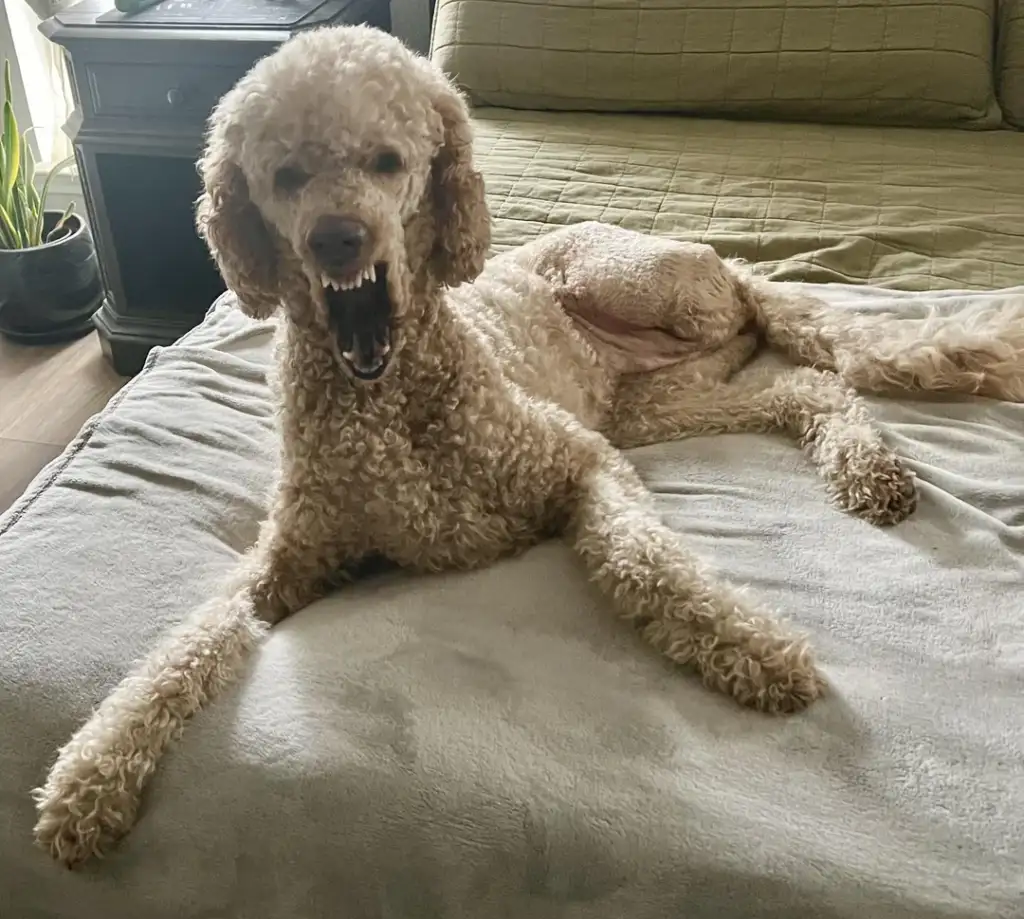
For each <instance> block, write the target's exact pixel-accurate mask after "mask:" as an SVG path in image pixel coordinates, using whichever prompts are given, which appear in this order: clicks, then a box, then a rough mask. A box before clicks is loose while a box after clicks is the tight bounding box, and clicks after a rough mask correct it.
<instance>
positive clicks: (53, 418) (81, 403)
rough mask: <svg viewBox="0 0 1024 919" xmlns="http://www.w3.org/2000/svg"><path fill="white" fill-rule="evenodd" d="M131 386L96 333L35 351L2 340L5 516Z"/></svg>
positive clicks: (0, 439)
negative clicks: (112, 400) (104, 351)
mask: <svg viewBox="0 0 1024 919" xmlns="http://www.w3.org/2000/svg"><path fill="white" fill-rule="evenodd" d="M125 382H127V380H126V378H125V377H121V376H118V375H117V374H116V373H115V372H114V369H113V368H112V367H111V366H110V365H109V364H108V363H107V361H106V359H105V358H104V357H103V355H102V354H101V353H100V344H99V340H98V339H97V337H96V334H95V333H93V334H91V335H89V336H87V337H86V338H82V339H79V340H78V341H75V342H71V343H70V344H66V345H54V346H47V347H31V348H30V347H25V346H22V345H15V344H13V343H12V342H9V341H7V340H6V339H4V338H3V337H0V513H3V512H4V511H5V510H7V508H8V507H10V505H11V504H12V503H13V502H14V500H15V499H16V498H17V497H18V496H19V495H20V494H21V493H22V492H23V491H24V490H25V487H26V486H27V485H28V484H29V482H31V481H32V479H33V478H34V477H35V475H36V473H37V472H38V471H39V470H40V469H42V468H43V466H45V465H46V464H47V463H48V462H50V460H52V459H54V458H55V457H57V456H59V455H60V453H61V452H62V451H63V449H64V447H65V446H67V444H68V443H70V442H71V440H72V439H73V438H74V436H75V435H76V434H77V433H78V430H79V428H81V426H82V425H83V424H84V423H85V422H86V420H88V418H89V417H90V416H92V415H94V414H95V413H96V412H98V411H99V410H100V409H101V408H103V406H104V405H106V403H107V400H108V399H110V397H111V396H112V395H113V394H114V393H115V392H117V391H118V390H119V389H120V388H121V387H122V386H123V385H124V384H125Z"/></svg>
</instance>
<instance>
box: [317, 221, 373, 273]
mask: <svg viewBox="0 0 1024 919" xmlns="http://www.w3.org/2000/svg"><path fill="white" fill-rule="evenodd" d="M368 235H369V233H368V232H367V229H366V225H365V224H363V223H361V222H360V221H358V220H350V219H349V218H348V217H334V216H329V217H321V218H320V219H319V220H317V222H316V225H315V226H314V227H313V231H312V232H311V233H310V234H309V237H308V238H307V240H306V242H307V243H308V244H309V249H310V251H311V252H312V253H313V257H314V258H315V259H316V260H317V261H318V262H319V263H320V267H321V268H325V269H328V270H330V269H337V270H344V269H345V268H349V267H351V266H352V264H353V263H354V262H356V261H358V259H359V256H360V255H361V254H362V251H363V246H365V245H366V239H367V236H368Z"/></svg>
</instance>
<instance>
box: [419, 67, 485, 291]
mask: <svg viewBox="0 0 1024 919" xmlns="http://www.w3.org/2000/svg"><path fill="white" fill-rule="evenodd" d="M438 84H439V87H438V90H439V91H438V93H437V95H436V97H435V100H434V107H435V108H436V109H437V112H438V114H440V116H441V121H442V123H443V125H444V141H443V143H442V145H441V148H440V149H439V150H438V152H437V154H436V155H435V156H434V162H433V165H432V175H431V179H432V182H433V197H434V225H435V242H434V251H433V261H434V267H435V271H436V273H437V277H438V279H439V280H440V281H441V282H442V283H444V284H448V285H449V286H451V287H455V286H456V285H458V284H461V283H462V282H463V281H472V280H473V279H474V278H475V277H476V276H477V275H478V274H480V272H481V271H483V267H484V261H485V260H486V258H487V252H488V249H489V248H490V245H491V215H490V213H489V211H488V210H487V201H486V199H485V198H484V180H483V176H481V175H480V173H479V172H477V170H476V169H474V168H473V134H472V128H471V126H470V123H469V111H468V109H467V107H466V103H465V102H464V101H463V99H462V96H461V95H459V93H458V92H457V91H456V90H455V89H454V88H453V87H452V86H451V84H449V83H448V81H447V80H445V79H443V78H442V79H440V80H438Z"/></svg>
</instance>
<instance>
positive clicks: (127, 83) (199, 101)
mask: <svg viewBox="0 0 1024 919" xmlns="http://www.w3.org/2000/svg"><path fill="white" fill-rule="evenodd" d="M246 69H247V68H246V67H242V66H239V65H237V64H235V65H233V66H216V65H214V66H206V65H203V66H198V67H183V66H181V65H174V64H140V63H134V62H133V63H114V62H106V61H104V62H98V61H97V62H91V63H89V64H87V65H86V67H85V70H86V81H87V86H88V87H89V93H88V104H89V107H90V108H91V109H92V113H93V114H95V115H98V116H100V117H103V118H110V117H130V118H144V119H146V120H148V121H165V122H166V121H171V122H181V121H191V122H201V121H203V120H205V119H206V117H207V116H208V115H209V114H210V110H211V109H212V108H213V106H214V105H215V104H216V102H217V100H218V99H219V98H220V97H221V96H222V95H224V93H226V92H227V91H228V90H229V89H230V88H231V87H232V86H233V85H234V84H235V82H236V81H237V80H238V79H239V77H241V76H242V75H243V74H244V73H245V71H246Z"/></svg>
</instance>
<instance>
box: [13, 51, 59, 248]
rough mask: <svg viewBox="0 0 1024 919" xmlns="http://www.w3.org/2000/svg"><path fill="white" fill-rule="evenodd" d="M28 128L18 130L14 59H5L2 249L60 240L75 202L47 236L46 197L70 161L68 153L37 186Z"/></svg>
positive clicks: (27, 246) (38, 244)
mask: <svg viewBox="0 0 1024 919" xmlns="http://www.w3.org/2000/svg"><path fill="white" fill-rule="evenodd" d="M31 130H32V129H31V128H29V129H28V130H27V131H25V133H24V134H19V133H18V121H17V119H16V118H15V117H14V101H13V94H12V92H11V62H10V61H9V60H8V61H4V107H3V134H2V136H0V249H29V248H32V247H33V246H41V245H43V244H44V243H47V242H53V241H54V240H55V239H59V238H60V236H61V235H62V234H63V232H64V231H65V228H66V224H67V220H68V218H69V217H70V216H71V215H72V214H73V213H74V209H75V208H74V202H72V203H71V204H69V205H68V208H67V210H65V211H64V213H63V214H61V216H60V219H59V220H58V221H57V223H56V224H54V226H53V227H52V228H51V229H50V230H49V232H47V233H46V234H45V235H44V233H43V230H44V217H45V211H46V196H47V194H48V193H49V190H50V181H51V180H52V179H53V177H54V175H56V174H57V172H59V171H60V170H61V169H63V168H64V167H65V166H67V165H69V164H70V163H72V162H74V157H73V156H69V157H68V158H67V159H65V160H61V162H59V163H58V164H57V165H56V166H54V167H53V168H52V169H51V170H50V173H49V175H48V176H47V177H46V181H45V182H43V185H42V188H40V189H38V190H37V189H36V186H35V172H36V164H35V160H34V159H33V157H32V148H31V147H30V146H29V143H28V135H29V132H30V131H31Z"/></svg>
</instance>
